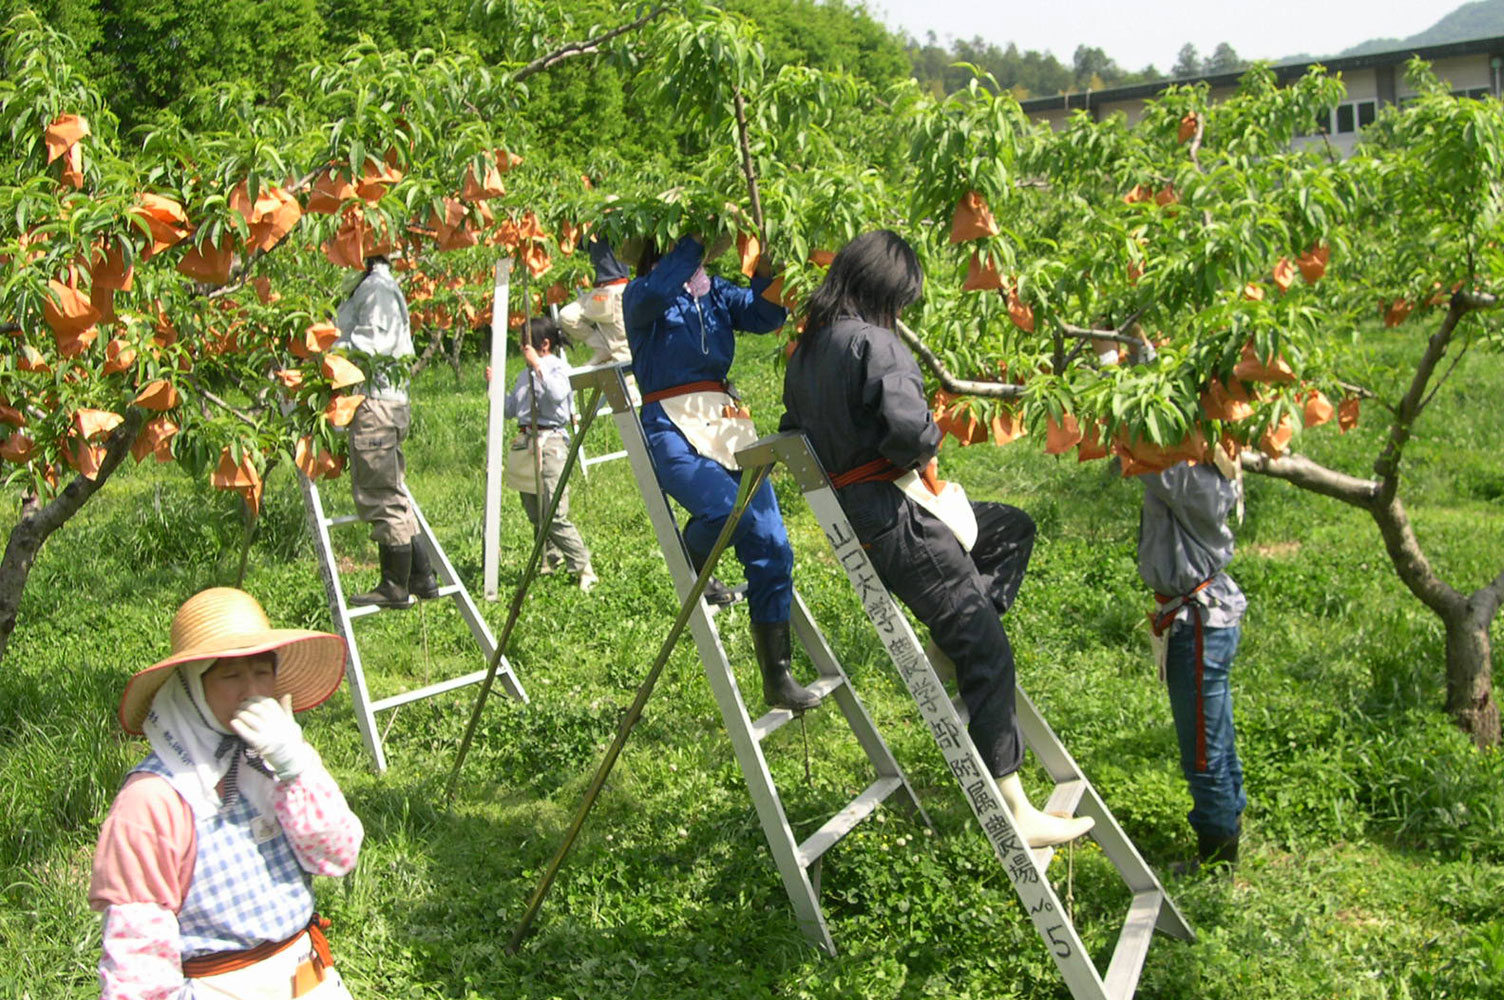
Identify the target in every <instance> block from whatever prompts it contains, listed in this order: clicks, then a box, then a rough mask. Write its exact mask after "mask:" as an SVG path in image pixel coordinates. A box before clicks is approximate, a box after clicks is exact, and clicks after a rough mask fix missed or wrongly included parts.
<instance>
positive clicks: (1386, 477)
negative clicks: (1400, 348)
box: [1373, 298, 1469, 504]
mask: <svg viewBox="0 0 1504 1000" xmlns="http://www.w3.org/2000/svg"><path fill="white" fill-rule="evenodd" d="M1468 308H1469V307H1468V306H1466V305H1465V304H1464V303H1463V302H1462V300H1461V299H1460V298H1453V299H1452V305H1451V307H1450V308H1449V309H1447V315H1446V319H1444V320H1442V321H1441V329H1439V330H1437V331H1436V333H1434V334H1433V335H1432V336H1431V339H1430V341H1428V342H1427V344H1426V350H1425V353H1424V354H1422V355H1421V359H1420V362H1419V363H1418V364H1417V365H1416V366H1415V376H1414V377H1413V378H1412V379H1411V380H1410V388H1409V389H1408V390H1406V392H1405V396H1404V398H1403V399H1401V400H1400V405H1399V407H1398V408H1397V409H1396V410H1395V413H1394V420H1393V421H1392V422H1391V423H1390V425H1389V440H1388V441H1387V442H1385V444H1384V450H1383V451H1382V452H1380V453H1379V457H1378V458H1377V459H1375V460H1374V463H1373V471H1374V473H1375V474H1376V475H1377V476H1378V477H1379V498H1378V499H1379V502H1381V503H1384V504H1388V503H1391V502H1392V501H1393V500H1394V496H1395V491H1397V490H1398V489H1399V465H1400V458H1401V457H1402V456H1403V454H1404V451H1405V444H1406V443H1407V442H1408V441H1409V440H1410V431H1411V428H1412V427H1413V426H1414V425H1415V419H1416V418H1417V417H1418V416H1420V411H1421V406H1422V401H1423V400H1424V398H1425V392H1426V386H1427V385H1428V384H1429V383H1430V381H1431V377H1432V375H1434V374H1435V373H1436V366H1437V365H1439V364H1440V363H1441V359H1442V358H1443V357H1445V356H1446V353H1447V347H1449V346H1450V345H1451V343H1452V334H1453V333H1454V332H1455V331H1456V329H1457V322H1458V321H1459V320H1460V319H1462V317H1463V314H1464V313H1466V312H1467V310H1468Z"/></svg>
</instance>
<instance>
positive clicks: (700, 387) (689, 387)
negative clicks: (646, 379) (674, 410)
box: [642, 379, 731, 403]
mask: <svg viewBox="0 0 1504 1000" xmlns="http://www.w3.org/2000/svg"><path fill="white" fill-rule="evenodd" d="M730 388H731V387H730V386H729V385H727V384H726V383H725V382H715V381H711V380H709V379H707V380H705V381H703V382H686V383H685V384H684V385H676V386H674V387H673V388H671V389H659V390H658V391H657V392H650V393H648V394H646V395H645V396H643V397H642V401H643V402H644V403H656V402H658V401H659V400H661V399H673V398H674V397H675V396H687V395H689V394H690V393H692V392H725V393H728V394H729V392H730Z"/></svg>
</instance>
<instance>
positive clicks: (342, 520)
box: [324, 514, 360, 528]
mask: <svg viewBox="0 0 1504 1000" xmlns="http://www.w3.org/2000/svg"><path fill="white" fill-rule="evenodd" d="M359 520H360V515H358V514H341V515H340V516H339V517H326V518H324V525H325V526H326V527H329V528H334V527H338V526H339V525H341V524H354V523H355V522H356V521H359Z"/></svg>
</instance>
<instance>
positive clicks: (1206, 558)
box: [1138, 449, 1248, 867]
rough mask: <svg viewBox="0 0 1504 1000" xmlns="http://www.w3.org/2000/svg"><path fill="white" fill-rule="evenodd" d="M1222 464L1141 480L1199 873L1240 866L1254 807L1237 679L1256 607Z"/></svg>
mask: <svg viewBox="0 0 1504 1000" xmlns="http://www.w3.org/2000/svg"><path fill="white" fill-rule="evenodd" d="M1217 458H1218V461H1217V462H1210V463H1208V462H1202V463H1198V464H1196V465H1190V464H1187V463H1185V462H1181V463H1179V464H1177V465H1173V466H1171V467H1170V468H1168V469H1165V470H1164V471H1163V472H1150V473H1143V474H1140V475H1139V476H1138V480H1139V482H1141V483H1142V484H1143V486H1144V505H1143V512H1142V514H1141V515H1140V518H1139V532H1138V572H1139V576H1140V577H1142V578H1143V581H1144V582H1145V583H1146V584H1148V585H1149V587H1150V588H1151V589H1152V590H1153V591H1154V600H1155V604H1156V606H1155V610H1154V612H1153V613H1152V616H1151V617H1152V625H1153V632H1154V635H1155V637H1156V639H1157V640H1158V641H1157V642H1156V651H1157V652H1159V655H1160V667H1161V677H1162V678H1163V680H1164V681H1165V684H1166V686H1167V687H1168V689H1169V694H1170V714H1171V716H1172V717H1173V718H1174V720H1175V737H1176V740H1177V742H1178V743H1179V745H1180V770H1181V772H1182V773H1183V774H1184V775H1185V780H1186V784H1187V785H1188V786H1190V791H1191V802H1192V807H1191V811H1190V813H1189V814H1188V816H1187V819H1188V820H1190V824H1191V829H1193V830H1194V831H1195V832H1196V854H1197V865H1196V866H1193V867H1199V866H1201V865H1210V864H1215V863H1218V862H1221V863H1224V864H1226V865H1228V866H1229V867H1230V866H1232V865H1235V864H1237V861H1238V840H1239V838H1240V836H1241V834H1242V828H1243V820H1242V816H1243V810H1244V808H1245V807H1246V806H1247V804H1248V798H1247V796H1246V795H1245V794H1244V792H1243V765H1242V762H1241V761H1239V760H1238V750H1237V747H1236V745H1235V743H1236V739H1235V737H1236V734H1235V731H1234V727H1233V718H1232V686H1231V680H1230V675H1231V672H1232V661H1233V657H1234V656H1236V655H1237V652H1238V640H1239V638H1240V637H1241V635H1242V630H1241V623H1242V620H1243V612H1244V610H1245V609H1246V608H1247V606H1248V600H1247V598H1245V597H1244V596H1243V591H1242V590H1240V589H1239V588H1238V585H1237V583H1236V582H1235V581H1234V580H1233V578H1232V577H1231V576H1229V575H1228V574H1227V565H1228V563H1230V562H1231V561H1232V554H1233V536H1232V530H1231V529H1230V528H1229V527H1228V524H1227V515H1228V513H1229V512H1230V511H1232V510H1233V509H1234V508H1235V507H1237V505H1238V501H1239V496H1240V490H1241V486H1242V482H1241V479H1240V478H1239V476H1238V468H1237V466H1236V465H1235V464H1234V463H1235V461H1236V460H1235V459H1234V460H1229V459H1228V458H1227V456H1226V453H1225V452H1222V451H1221V450H1220V449H1218V451H1217ZM1219 465H1220V466H1221V468H1219ZM1224 470H1225V471H1224ZM1229 474H1230V476H1229ZM1160 651H1162V652H1160Z"/></svg>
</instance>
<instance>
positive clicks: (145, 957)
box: [89, 587, 364, 1000]
mask: <svg viewBox="0 0 1504 1000" xmlns="http://www.w3.org/2000/svg"><path fill="white" fill-rule="evenodd" d="M344 663H345V642H344V640H343V639H341V638H340V637H338V636H335V635H330V634H328V633H324V632H311V631H306V630H303V629H274V628H272V627H271V624H270V622H269V621H268V620H267V617H266V613H265V612H264V611H262V609H261V605H260V604H258V603H257V601H256V599H255V598H254V597H252V596H251V595H250V594H247V593H245V592H243V591H240V590H233V589H231V588H228V587H216V588H213V589H210V590H205V591H202V592H200V593H198V594H195V595H194V596H193V597H191V598H189V599H188V600H187V601H185V602H184V603H183V606H182V607H181V608H180V609H179V610H178V613H177V615H176V617H174V618H173V620H172V652H171V654H170V655H169V656H168V657H167V658H166V659H164V660H161V661H159V662H158V663H155V664H153V665H152V666H150V667H147V668H146V669H145V670H142V671H140V672H138V673H137V674H135V675H134V676H133V677H131V679H130V680H129V681H128V682H127V683H126V686H125V693H124V695H123V696H122V698H121V700H120V710H119V717H120V723H121V725H122V726H124V727H125V730H126V732H128V733H132V734H136V735H141V734H143V733H144V734H145V736H146V739H147V742H148V743H149V744H150V746H151V753H150V754H149V755H148V756H147V757H146V759H145V760H144V761H142V762H141V763H140V764H138V765H137V766H136V767H135V768H134V769H132V771H131V772H130V774H129V775H128V776H127V777H126V780H125V783H124V785H123V786H122V787H121V789H120V791H119V793H118V794H117V795H116V796H115V800H114V802H113V804H112V805H111V806H110V811H109V814H108V815H107V816H106V817H105V821H104V825H103V827H102V828H101V829H100V831H99V844H98V847H97V849H96V851H95V854H94V869H93V877H92V879H91V880H90V884H89V904H90V906H92V907H93V908H94V909H95V910H98V911H102V913H103V925H102V940H103V947H102V950H101V954H100V959H99V979H100V995H101V997H102V1000H168V998H172V1000H178V998H181V997H235V998H253V1000H283V998H291V997H302V998H309V1000H315V998H316V1000H342V998H348V997H349V993H348V992H347V991H346V990H345V988H344V985H343V982H342V981H341V979H340V976H339V973H338V972H336V971H335V970H334V967H333V962H332V959H331V956H330V953H329V946H328V942H327V941H326V940H325V938H324V934H323V927H324V926H326V922H325V921H322V920H321V919H320V918H319V917H318V915H317V914H315V913H314V909H313V893H312V891H311V884H312V881H313V876H314V875H335V876H338V875H344V874H345V873H347V872H349V871H350V870H351V869H352V868H353V867H354V866H355V860H356V856H357V854H358V852H359V850H360V843H361V840H362V838H363V836H364V831H363V829H362V827H361V823H360V820H359V819H358V818H356V816H355V814H354V813H352V812H351V811H350V807H349V806H348V805H347V804H346V802H345V798H344V796H343V795H342V794H341V793H340V790H339V786H338V785H337V784H335V782H334V779H333V778H332V777H330V775H329V772H328V771H327V770H325V768H324V765H323V763H322V762H321V761H320V760H319V755H318V753H317V752H316V751H315V750H314V749H313V747H311V746H309V745H308V743H307V742H305V741H304V739H303V733H302V730H301V728H300V727H299V726H298V724H297V722H296V721H295V720H294V718H293V713H294V712H303V711H307V710H308V709H310V708H313V707H314V706H316V705H319V704H321V703H322V702H323V701H324V700H325V699H327V698H328V697H329V696H330V695H332V694H333V693H334V692H335V691H336V690H337V689H338V688H339V683H340V678H341V677H343V676H344Z"/></svg>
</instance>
